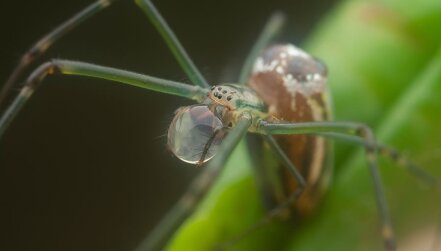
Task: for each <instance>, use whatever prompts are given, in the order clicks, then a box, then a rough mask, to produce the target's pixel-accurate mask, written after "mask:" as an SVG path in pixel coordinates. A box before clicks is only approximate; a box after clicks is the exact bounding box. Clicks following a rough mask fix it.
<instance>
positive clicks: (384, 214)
mask: <svg viewBox="0 0 441 251" xmlns="http://www.w3.org/2000/svg"><path fill="white" fill-rule="evenodd" d="M259 131H260V133H263V134H270V135H273V134H285V135H293V134H318V133H328V132H331V133H343V134H349V135H356V136H359V137H361V138H362V139H363V141H364V142H365V145H364V148H365V154H366V160H367V163H368V168H369V171H370V174H371V176H372V181H373V185H374V191H375V197H376V202H377V207H378V212H379V215H380V219H381V224H382V227H381V233H382V237H383V240H384V244H385V248H386V250H396V244H395V237H394V233H393V229H392V223H391V218H390V215H389V208H388V206H387V203H386V198H385V195H384V192H383V185H382V182H381V177H380V173H379V171H378V164H377V148H376V147H375V146H376V142H375V139H374V135H373V133H372V130H371V129H370V128H369V127H367V126H366V125H363V124H359V123H354V122H304V123H269V122H266V121H261V122H260V127H259Z"/></svg>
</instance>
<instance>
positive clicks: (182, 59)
mask: <svg viewBox="0 0 441 251" xmlns="http://www.w3.org/2000/svg"><path fill="white" fill-rule="evenodd" d="M135 2H136V4H138V6H139V7H140V8H141V9H142V11H144V13H145V14H146V15H147V17H148V18H149V19H150V22H152V24H153V25H154V26H155V28H156V29H157V30H158V32H159V33H160V34H161V36H162V38H163V39H164V41H165V42H166V43H167V45H168V47H169V48H170V50H171V51H172V53H173V55H174V56H175V57H176V59H177V60H178V62H179V65H180V66H181V67H182V69H183V70H184V71H185V73H186V74H187V76H188V78H190V80H191V82H193V84H195V85H198V86H200V87H208V86H209V85H208V83H207V81H206V80H205V78H204V77H203V76H202V74H201V73H200V72H199V70H198V68H197V67H196V66H195V64H194V63H193V61H192V60H191V58H190V56H188V54H187V52H186V51H185V49H184V47H183V46H182V45H181V43H180V42H179V40H178V38H177V37H176V35H175V34H174V33H173V31H172V30H171V29H170V27H169V26H168V24H167V22H166V21H165V20H164V18H163V17H162V16H161V14H160V13H159V11H158V10H157V9H156V7H155V6H154V5H153V3H152V2H151V1H149V0H135Z"/></svg>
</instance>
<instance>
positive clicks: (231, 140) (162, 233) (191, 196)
mask: <svg viewBox="0 0 441 251" xmlns="http://www.w3.org/2000/svg"><path fill="white" fill-rule="evenodd" d="M250 125H251V120H250V117H248V116H247V115H244V116H243V117H242V118H241V120H240V122H239V123H238V124H237V125H236V127H234V128H233V129H232V130H231V131H230V132H229V133H228V135H227V137H226V138H225V140H224V141H223V142H222V144H221V145H220V147H219V149H218V153H217V154H216V156H215V157H214V158H213V160H211V161H210V162H209V164H208V165H207V167H205V170H204V171H203V172H202V173H201V174H200V175H199V176H198V177H197V178H196V179H195V180H193V182H192V183H191V184H190V187H189V188H188V190H187V191H186V192H185V194H184V195H183V196H182V197H181V199H180V200H179V201H178V202H177V203H176V204H175V206H174V207H173V208H172V209H171V210H170V211H169V212H168V213H167V215H166V216H165V217H164V218H163V219H162V220H161V222H160V223H159V225H158V226H157V227H156V228H155V229H154V230H153V232H152V233H151V234H150V235H148V236H147V237H146V238H145V239H144V240H143V241H142V242H141V244H140V245H139V246H138V247H137V248H136V249H135V251H150V250H159V249H161V248H164V246H165V245H166V243H167V241H168V240H169V238H170V237H171V235H172V234H173V233H174V231H175V230H176V229H177V228H178V227H179V226H180V225H181V224H182V222H183V221H184V220H185V219H186V218H187V217H188V216H189V215H190V214H191V213H192V212H193V211H194V209H195V208H196V206H197V205H198V203H199V202H200V201H201V199H202V198H203V197H204V195H205V194H206V193H207V191H208V190H209V189H208V188H209V187H210V186H211V185H212V184H213V182H214V181H215V180H216V178H217V177H218V175H219V173H220V172H221V170H222V167H223V166H224V165H225V162H226V161H227V160H228V157H229V156H230V155H231V153H232V152H233V150H234V148H235V147H236V145H237V144H238V143H239V141H240V140H241V139H242V138H243V137H244V135H245V133H246V132H247V130H248V127H249V126H250Z"/></svg>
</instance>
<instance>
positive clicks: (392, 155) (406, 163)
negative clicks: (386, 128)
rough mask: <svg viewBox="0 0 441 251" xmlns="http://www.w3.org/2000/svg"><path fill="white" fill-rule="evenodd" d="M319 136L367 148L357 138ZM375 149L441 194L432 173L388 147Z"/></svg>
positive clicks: (350, 136)
mask: <svg viewBox="0 0 441 251" xmlns="http://www.w3.org/2000/svg"><path fill="white" fill-rule="evenodd" d="M318 135H320V136H323V137H326V138H330V139H336V140H340V141H343V142H347V143H352V144H355V145H361V146H365V147H366V146H367V143H366V141H365V140H363V139H362V138H360V137H357V136H352V135H347V134H341V133H329V132H327V133H318ZM375 148H376V150H377V154H379V155H381V156H383V157H385V158H388V159H390V160H392V161H393V162H394V163H395V164H396V165H398V166H399V167H402V168H404V169H406V171H408V172H409V173H410V174H411V175H414V176H415V177H416V178H418V179H419V180H420V181H422V182H424V183H425V184H426V185H428V186H430V187H434V188H435V189H437V190H438V191H439V192H441V181H440V180H439V179H437V178H436V177H434V176H433V175H431V174H430V173H427V172H426V171H425V170H424V169H422V168H421V167H419V166H418V165H416V164H415V163H413V162H412V161H411V160H409V159H408V158H407V157H406V156H405V155H403V154H401V153H400V152H398V151H397V150H395V149H393V148H392V147H390V146H387V145H382V144H376V145H375Z"/></svg>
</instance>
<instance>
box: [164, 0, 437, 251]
mask: <svg viewBox="0 0 441 251" xmlns="http://www.w3.org/2000/svg"><path fill="white" fill-rule="evenodd" d="M440 27H441V1H439V0H423V1H399V0H384V1H355V0H354V1H346V2H343V3H341V4H340V6H338V7H337V8H336V9H335V10H334V11H333V12H332V13H330V15H329V16H328V17H326V18H325V19H324V20H323V21H322V23H321V25H320V27H318V29H317V30H316V32H315V33H314V34H313V35H312V37H311V38H310V39H309V41H308V42H307V46H306V48H307V50H308V51H310V52H311V53H312V54H314V55H315V56H317V57H319V58H321V59H322V60H323V61H324V62H326V64H327V65H328V68H329V72H330V75H329V86H330V90H331V92H332V96H333V101H334V106H335V115H336V119H337V120H346V121H358V122H365V123H367V124H368V125H370V126H371V127H372V128H373V129H374V131H375V132H376V136H377V139H378V140H379V141H380V142H383V143H387V144H389V145H392V146H394V147H395V148H398V149H400V150H401V151H403V152H405V153H406V154H407V156H409V157H410V158H411V159H412V160H414V161H415V162H416V163H419V164H421V165H422V166H424V168H425V169H426V170H428V171H430V172H432V173H433V174H434V175H435V176H437V177H440V178H441V168H440V164H441V159H440V158H439V157H438V156H437V155H436V152H437V150H439V147H440V146H441V130H440V129H439V125H441V116H439V114H438V113H439V111H441V49H439V48H441V47H440V45H441V43H440V41H441V32H440ZM251 150H252V149H251ZM247 156H248V154H247V149H246V148H245V146H244V145H243V144H242V145H241V146H239V149H238V150H237V151H236V152H235V154H234V156H233V157H232V158H231V159H230V161H229V162H228V165H227V167H226V170H225V171H224V172H223V174H222V177H220V180H219V182H218V183H217V184H216V185H215V187H214V188H213V190H211V191H210V193H209V195H208V196H207V198H206V200H205V201H204V203H203V205H201V207H200V208H199V209H198V211H197V212H196V213H195V214H194V215H193V216H192V217H191V218H190V219H189V220H188V221H187V222H186V223H185V224H184V225H183V226H182V227H181V229H180V230H179V232H178V233H177V234H176V235H175V238H174V240H173V241H172V242H171V243H170V245H169V249H170V250H189V249H190V247H191V250H210V249H212V247H213V246H215V245H216V244H219V243H221V242H223V241H225V240H229V239H231V238H234V237H235V236H237V235H238V234H240V233H242V232H243V231H244V230H246V229H247V228H248V227H249V226H252V225H253V224H254V223H256V222H258V220H259V219H261V217H262V215H264V210H263V208H262V205H261V202H260V197H259V194H258V192H257V188H256V184H255V182H254V179H253V174H252V170H251V169H252V168H251V164H250V161H249V158H248V157H247ZM380 166H381V173H382V176H383V181H384V183H385V191H386V197H387V199H388V203H389V206H390V207H391V215H392V217H393V222H394V223H395V224H394V226H395V230H396V233H397V239H398V245H402V246H403V247H406V246H407V247H410V246H411V245H412V244H410V242H411V240H412V238H414V237H415V236H418V235H421V233H425V232H424V231H426V230H427V229H429V228H430V227H431V226H433V224H438V222H440V221H441V219H440V218H439V216H440V214H439V211H441V199H440V194H439V193H436V191H435V189H429V188H427V187H425V186H424V185H422V184H421V183H420V182H418V181H417V180H416V179H415V178H414V177H412V176H410V175H408V174H407V173H406V172H405V171H403V170H402V169H400V168H399V167H397V166H395V165H393V164H390V163H389V162H388V161H381V162H380ZM335 167H336V168H335V169H336V171H335V177H334V181H333V184H332V185H331V188H330V191H329V194H328V196H327V197H326V199H325V200H324V201H323V203H322V205H321V206H320V210H318V212H317V214H316V215H314V216H313V217H311V218H310V219H307V220H305V221H304V222H303V223H302V224H301V225H297V226H294V224H293V222H292V221H286V222H273V223H271V224H269V225H268V226H265V227H264V228H262V229H259V230H257V231H256V232H255V233H253V234H251V235H250V236H248V237H246V238H244V239H243V240H242V241H240V242H239V243H238V244H237V245H234V246H233V247H232V248H231V250H283V249H286V250H296V251H302V250H381V249H382V240H381V233H380V223H379V218H378V216H377V211H376V205H375V199H374V195H373V189H372V181H371V179H370V176H369V173H368V170H367V168H366V164H365V159H364V155H363V153H362V151H361V150H359V149H358V150H356V149H354V147H352V146H347V145H345V144H337V151H336V161H335ZM426 237H427V238H428V239H427V240H428V241H426V242H427V243H429V244H427V245H428V246H430V243H431V240H432V241H433V238H435V233H433V235H430V236H429V235H426ZM430 238H432V239H430ZM229 250H230V249H229ZM410 250H412V249H410Z"/></svg>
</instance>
